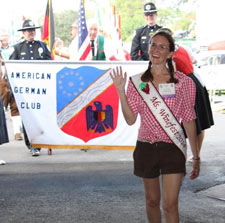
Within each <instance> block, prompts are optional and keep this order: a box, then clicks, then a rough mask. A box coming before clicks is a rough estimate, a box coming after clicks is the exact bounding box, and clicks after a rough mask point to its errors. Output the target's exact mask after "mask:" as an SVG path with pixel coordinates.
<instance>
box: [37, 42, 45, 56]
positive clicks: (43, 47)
mask: <svg viewBox="0 0 225 223" xmlns="http://www.w3.org/2000/svg"><path fill="white" fill-rule="evenodd" d="M38 42H39V43H40V45H41V47H42V49H43V53H44V55H45V54H46V47H45V44H44V43H43V42H42V41H38Z"/></svg>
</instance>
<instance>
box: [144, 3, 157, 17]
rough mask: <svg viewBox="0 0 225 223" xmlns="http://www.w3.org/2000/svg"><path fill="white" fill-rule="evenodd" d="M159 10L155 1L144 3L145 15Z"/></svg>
mask: <svg viewBox="0 0 225 223" xmlns="http://www.w3.org/2000/svg"><path fill="white" fill-rule="evenodd" d="M156 12H157V9H156V7H155V4H154V3H151V2H150V3H146V4H145V5H144V14H145V15H153V14H155V13H156Z"/></svg>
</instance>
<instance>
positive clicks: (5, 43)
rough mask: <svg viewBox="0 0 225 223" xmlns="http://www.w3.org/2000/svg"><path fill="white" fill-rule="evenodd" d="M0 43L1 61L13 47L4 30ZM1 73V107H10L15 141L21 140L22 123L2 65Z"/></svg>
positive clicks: (6, 58)
mask: <svg viewBox="0 0 225 223" xmlns="http://www.w3.org/2000/svg"><path fill="white" fill-rule="evenodd" d="M0 43H1V55H2V60H8V59H9V57H10V55H11V54H12V52H13V47H11V46H9V34H8V32H7V31H5V30H2V31H1V34H0ZM1 72H2V80H1V82H0V95H1V97H2V101H3V105H4V107H5V109H6V110H7V109H8V106H9V107H10V114H11V120H12V126H13V133H14V137H15V140H22V139H23V138H22V122H21V118H20V115H19V112H18V110H17V106H16V103H15V100H13V95H12V94H11V93H10V89H9V86H8V81H7V73H6V68H5V65H4V63H3V64H2V68H1Z"/></svg>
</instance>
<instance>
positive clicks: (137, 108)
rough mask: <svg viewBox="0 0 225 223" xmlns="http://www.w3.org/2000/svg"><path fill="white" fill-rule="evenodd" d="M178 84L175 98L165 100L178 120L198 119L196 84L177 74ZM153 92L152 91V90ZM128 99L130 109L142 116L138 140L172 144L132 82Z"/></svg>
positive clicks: (128, 91)
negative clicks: (195, 108) (195, 107)
mask: <svg viewBox="0 0 225 223" xmlns="http://www.w3.org/2000/svg"><path fill="white" fill-rule="evenodd" d="M175 75H176V78H177V79H178V83H176V84H175V97H174V98H164V101H165V103H166V104H167V106H168V107H169V108H170V110H171V112H172V113H173V114H174V116H175V117H176V119H177V120H178V121H179V120H182V122H187V121H191V120H194V119H196V114H195V110H194V105H195V93H196V88H195V84H194V82H193V81H192V80H191V78H189V77H188V76H186V75H185V74H183V73H180V72H178V71H177V72H176V73H175ZM150 91H151V89H150ZM127 99H128V104H129V106H130V108H131V109H132V111H133V113H134V114H135V115H136V116H137V115H138V113H139V114H140V118H141V124H140V128H139V132H138V140H140V141H147V142H150V143H155V142H159V141H163V142H168V143H172V141H171V140H170V138H169V137H168V135H167V134H166V133H165V131H164V130H163V128H162V127H161V126H160V124H159V123H158V122H157V121H156V118H155V117H154V115H153V114H152V113H151V112H150V110H149V107H148V106H147V105H146V103H145V102H144V100H143V99H142V97H141V96H140V94H139V93H138V92H137V90H136V89H135V87H134V85H133V83H132V81H131V80H129V83H128V87H127Z"/></svg>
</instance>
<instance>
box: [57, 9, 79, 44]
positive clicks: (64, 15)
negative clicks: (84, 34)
mask: <svg viewBox="0 0 225 223" xmlns="http://www.w3.org/2000/svg"><path fill="white" fill-rule="evenodd" d="M77 17H78V12H75V11H72V10H66V11H63V12H61V13H57V14H55V15H54V20H55V21H54V22H55V37H56V38H60V39H62V40H63V41H64V46H69V44H70V42H71V41H72V39H71V36H70V31H71V25H72V23H73V22H74V21H75V19H77Z"/></svg>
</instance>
